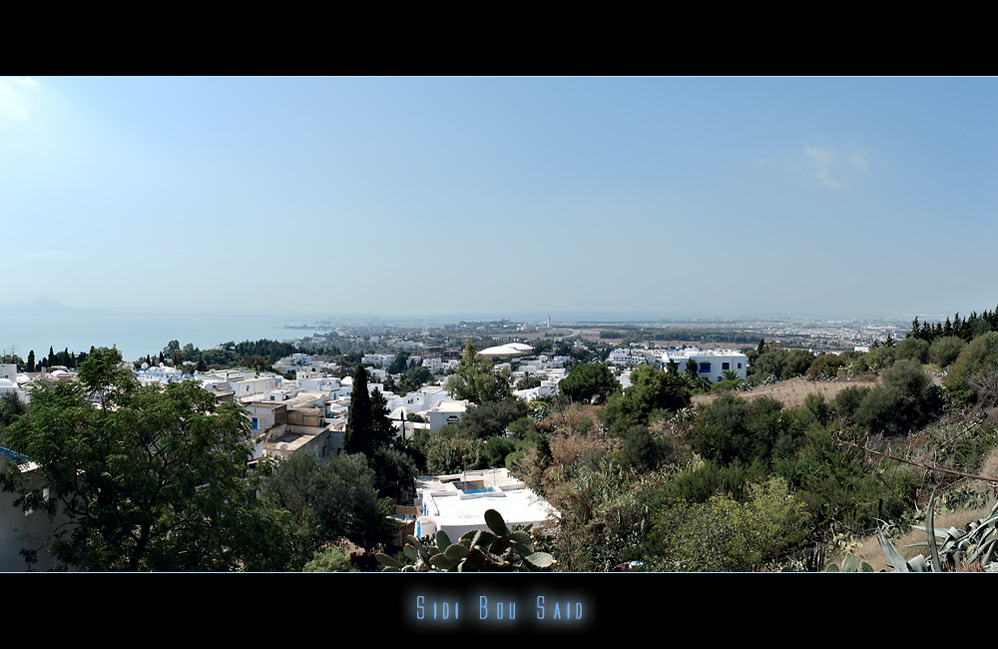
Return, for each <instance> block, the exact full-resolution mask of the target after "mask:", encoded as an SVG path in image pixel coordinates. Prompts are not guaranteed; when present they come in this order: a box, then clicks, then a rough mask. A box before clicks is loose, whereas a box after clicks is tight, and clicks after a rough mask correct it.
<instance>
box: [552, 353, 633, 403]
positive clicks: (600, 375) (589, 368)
mask: <svg viewBox="0 0 998 649" xmlns="http://www.w3.org/2000/svg"><path fill="white" fill-rule="evenodd" d="M558 389H559V390H560V391H561V393H562V394H564V395H565V396H567V397H568V398H570V399H571V400H572V401H595V402H596V403H600V402H602V401H605V400H606V398H607V397H608V396H610V395H611V394H612V393H614V392H618V391H619V390H620V382H619V381H617V379H616V377H614V375H613V374H611V373H610V370H609V368H607V366H606V365H603V364H602V363H585V364H583V365H577V366H575V367H574V368H573V369H572V371H571V372H570V373H569V375H568V376H566V377H565V378H564V379H562V380H561V381H560V382H559V383H558Z"/></svg>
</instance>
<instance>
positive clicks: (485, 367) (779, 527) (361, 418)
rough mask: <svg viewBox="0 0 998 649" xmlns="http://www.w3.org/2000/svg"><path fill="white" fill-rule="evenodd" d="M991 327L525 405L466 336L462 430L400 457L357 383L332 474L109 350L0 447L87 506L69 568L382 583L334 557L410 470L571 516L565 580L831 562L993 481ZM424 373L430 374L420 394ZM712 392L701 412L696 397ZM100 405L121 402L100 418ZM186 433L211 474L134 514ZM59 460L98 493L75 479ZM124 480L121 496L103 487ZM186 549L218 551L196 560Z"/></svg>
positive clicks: (383, 416) (379, 516) (8, 413)
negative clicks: (275, 458) (789, 396)
mask: <svg viewBox="0 0 998 649" xmlns="http://www.w3.org/2000/svg"><path fill="white" fill-rule="evenodd" d="M993 317H994V316H993V314H991V313H989V312H985V315H984V316H979V317H978V316H972V317H971V318H968V319H967V320H961V319H959V318H958V317H957V318H955V319H954V320H955V322H956V323H959V326H955V324H954V323H953V322H951V323H950V326H949V328H947V327H946V326H944V325H943V326H939V327H936V326H926V325H923V324H918V325H917V327H915V326H914V325H913V330H915V329H917V331H918V332H921V331H927V332H930V333H931V332H935V331H936V330H937V329H938V331H939V332H940V335H938V336H930V338H931V339H926V338H925V337H923V336H920V335H914V334H912V335H910V336H909V337H908V338H905V339H903V340H901V341H900V342H896V341H894V340H893V339H891V338H888V340H887V341H885V342H883V343H880V344H875V345H873V346H872V348H871V349H870V351H869V352H866V353H860V352H844V353H842V354H819V355H815V354H813V353H811V352H808V351H804V350H789V349H785V348H783V347H781V346H780V345H776V344H769V343H766V342H765V341H759V342H758V344H757V345H756V346H754V347H753V348H749V349H747V350H745V351H746V353H747V354H748V355H749V358H750V366H751V371H750V373H749V376H748V380H747V381H746V382H742V381H740V380H739V379H738V378H737V377H734V376H732V377H728V379H727V380H725V381H722V382H721V383H718V384H713V385H710V384H707V385H704V383H703V381H702V380H701V379H700V378H699V377H698V376H697V374H696V372H688V371H687V368H682V367H678V368H677V367H667V368H657V367H653V366H650V365H648V366H641V367H638V368H635V369H634V370H633V371H632V372H631V375H630V385H629V387H627V388H626V389H621V388H620V384H619V383H618V381H617V378H616V377H614V376H613V374H612V372H610V371H608V370H607V368H606V367H605V366H603V365H601V364H599V363H595V362H592V361H593V360H594V359H593V358H592V357H591V356H590V357H586V358H585V361H586V362H580V363H576V364H575V365H574V366H573V367H572V370H571V372H570V373H569V375H568V377H567V378H566V379H565V380H564V381H563V382H562V384H561V388H562V390H561V395H560V396H559V397H557V398H554V399H547V400H535V401H531V402H530V403H524V402H523V401H521V400H519V399H516V398H515V397H513V396H512V389H513V384H512V380H511V375H510V374H509V373H508V372H497V371H495V369H494V368H493V366H492V364H491V362H490V361H488V360H486V359H483V358H481V357H480V356H478V355H476V354H475V348H474V345H473V343H471V341H470V340H466V349H465V354H464V357H463V358H462V361H461V363H460V366H459V368H458V370H457V371H456V372H455V373H454V374H453V375H452V376H451V378H450V381H449V382H448V385H447V387H448V388H449V390H450V391H451V392H452V394H453V395H454V396H457V397H460V398H467V399H470V400H471V401H472V402H473V403H474V404H475V405H473V406H472V407H471V408H469V410H468V411H467V412H466V414H465V416H464V418H463V419H462V420H461V421H460V422H459V423H456V424H452V425H450V426H446V427H444V428H443V429H442V430H441V431H439V432H438V433H436V434H433V435H428V434H423V435H419V436H417V437H416V438H415V439H413V440H410V441H408V442H406V443H402V442H400V441H399V440H398V439H397V438H395V437H394V436H393V435H392V432H391V427H390V424H389V422H388V421H387V412H386V409H385V401H384V398H383V396H382V395H381V394H380V392H378V391H374V392H373V393H372V394H370V395H368V392H367V389H366V382H367V374H366V370H365V369H364V368H362V367H358V368H357V369H356V370H355V372H354V388H355V398H354V400H353V402H352V404H351V409H350V417H349V423H348V428H347V433H346V437H345V446H346V449H345V450H346V453H345V454H344V455H342V456H340V457H338V458H332V459H330V460H327V462H326V463H325V464H324V465H320V463H318V462H317V461H315V460H314V459H312V458H310V457H307V456H305V457H293V458H291V459H289V460H286V461H283V462H278V463H276V464H272V463H267V462H265V463H262V464H261V466H259V467H257V468H256V469H253V470H251V469H250V468H248V467H247V466H246V463H245V457H246V456H245V453H246V449H245V448H244V447H243V446H242V445H240V444H239V443H238V439H239V438H240V435H241V434H243V433H244V431H243V429H244V428H245V420H244V419H241V418H239V417H238V416H236V415H235V414H234V413H232V412H230V411H229V410H230V409H228V408H224V407H218V408H216V407H215V406H214V404H213V403H209V402H208V401H203V396H201V395H199V394H198V393H197V392H195V391H192V390H191V389H190V388H187V387H181V386H180V385H178V386H170V387H169V388H168V389H167V390H165V391H156V390H152V389H140V388H138V387H137V386H135V385H134V384H133V383H132V382H131V381H129V380H127V379H126V378H125V377H124V376H123V375H120V374H119V373H117V370H116V369H115V363H114V361H115V356H114V353H113V350H112V351H110V352H109V351H107V350H95V353H93V354H91V355H90V356H89V357H88V358H86V359H85V361H84V362H83V363H82V365H81V374H80V377H81V381H80V384H79V386H78V387H73V386H74V385H75V384H62V383H59V384H56V385H54V386H52V387H51V388H49V389H48V390H45V391H42V392H39V393H38V394H37V399H36V400H35V402H34V404H33V406H32V407H31V408H30V409H27V410H25V409H24V408H22V407H19V406H18V405H17V404H16V403H14V402H13V401H11V400H10V399H5V400H4V401H3V402H0V406H2V407H0V430H2V433H0V434H2V435H3V443H4V445H6V446H8V447H10V448H17V449H19V450H21V451H22V452H27V453H29V454H31V455H32V457H33V458H36V459H37V461H40V462H41V463H42V464H43V466H45V467H46V469H47V471H48V472H47V475H48V477H49V480H50V485H51V486H54V487H56V488H57V489H58V490H60V493H61V492H62V491H65V492H66V493H67V494H72V496H71V500H70V502H69V503H68V506H70V509H69V510H68V511H70V512H71V513H72V515H73V516H74V520H75V521H76V522H77V523H79V526H78V528H77V529H79V530H81V531H80V532H79V533H76V532H74V533H73V534H68V533H67V535H64V536H63V537H62V538H61V539H60V541H59V543H58V544H57V545H56V546H55V550H56V552H57V553H58V556H59V557H60V559H62V560H63V561H64V562H65V563H66V565H68V566H75V567H82V568H92V569H210V570H235V569H267V570H304V569H309V570H321V569H336V570H348V569H356V568H357V567H358V566H359V567H363V568H364V569H376V567H375V566H374V565H373V562H372V561H370V560H369V561H368V563H367V564H364V563H363V562H360V563H358V562H357V560H356V557H355V558H354V559H350V558H349V557H348V556H347V554H345V553H344V550H343V549H342V548H343V547H345V546H344V545H341V544H342V543H344V540H345V539H348V540H349V541H350V542H352V543H353V544H359V545H361V546H363V547H364V548H366V549H367V550H369V552H368V553H367V556H368V557H371V556H373V552H371V551H372V550H373V551H377V550H378V549H381V550H383V551H385V552H386V555H385V556H390V555H393V554H397V553H398V551H399V548H397V547H394V546H393V538H394V532H395V530H394V528H393V526H392V525H390V524H388V523H386V519H385V517H384V514H385V513H386V512H387V511H388V510H389V509H390V508H391V506H392V504H393V502H395V503H406V502H410V501H409V500H408V499H409V498H411V493H409V492H408V490H407V485H410V484H411V478H412V477H413V476H414V475H416V474H417V473H424V472H426V473H454V472H459V471H462V470H466V469H475V468H487V467H490V466H506V467H508V468H509V469H510V470H512V471H514V472H515V473H516V474H517V475H519V476H521V477H522V478H523V479H524V480H526V481H527V483H528V484H529V485H530V486H531V487H533V488H534V489H536V490H537V491H538V492H540V493H541V494H542V495H543V496H544V497H546V498H547V499H548V500H549V501H550V502H551V503H552V504H553V505H554V506H555V507H556V508H557V509H558V510H559V512H560V521H559V524H558V526H557V527H556V528H555V529H554V531H553V533H552V535H551V536H547V537H545V536H544V535H541V534H539V533H538V534H536V540H535V541H532V542H535V543H536V545H537V549H538V551H540V550H541V549H543V551H544V552H549V553H550V554H551V555H552V556H553V557H554V558H555V559H557V563H556V564H551V566H549V567H556V569H561V570H572V571H608V570H616V569H624V568H627V569H632V570H665V571H672V570H683V571H713V570H724V571H755V570H779V569H793V570H803V569H806V568H808V567H809V568H811V569H817V568H820V566H817V565H816V564H817V563H818V562H816V560H814V559H813V557H815V556H818V554H816V553H814V552H812V550H813V549H814V548H815V547H818V546H831V547H834V546H835V544H836V543H838V542H839V541H841V539H843V538H849V537H853V536H860V535H865V534H869V533H871V532H873V531H875V530H876V529H877V526H878V521H895V522H897V523H908V522H911V521H912V520H913V517H914V516H915V512H916V511H919V510H920V509H922V510H924V506H925V504H926V502H927V501H928V496H929V494H930V493H932V492H933V490H936V491H937V492H940V493H945V492H946V491H947V490H948V489H949V488H950V487H951V485H953V484H954V480H956V477H954V474H950V473H945V472H943V471H940V470H937V469H946V470H950V471H958V472H963V473H974V472H977V471H980V470H981V463H982V461H983V458H985V457H986V456H987V454H988V453H990V452H991V451H992V450H993V449H994V448H995V447H996V446H998V414H996V412H998V331H989V330H988V331H980V332H979V333H977V334H976V335H973V336H970V337H969V338H967V337H966V332H967V331H968V327H969V330H972V331H977V330H978V329H982V328H983V327H984V325H982V324H981V323H985V324H987V323H988V322H990V319H993ZM968 321H969V322H970V323H971V325H968V324H967V322H968ZM989 326H990V325H989ZM252 349H255V350H256V352H264V351H266V350H265V348H264V347H259V346H258V347H254V348H252ZM580 349H581V348H580ZM178 350H179V351H181V352H183V348H180V347H179V346H178V347H177V349H175V350H174V351H178ZM233 351H235V350H233ZM242 351H243V352H248V351H251V349H250V348H246V349H243V350H242ZM278 351H283V350H278V348H276V347H275V348H273V350H272V352H273V353H275V354H276V353H278ZM171 354H172V352H171ZM400 357H401V355H399V357H397V358H396V363H395V364H394V366H393V367H392V368H391V369H394V370H397V371H398V372H397V376H398V377H405V376H406V375H407V374H408V373H409V371H410V370H412V369H413V368H411V367H409V366H408V363H407V359H403V360H399V358H400ZM580 358H582V357H580ZM944 370H945V372H943V371H944ZM861 375H863V376H865V377H867V378H866V379H865V380H864V381H863V385H862V386H852V387H848V388H846V389H844V390H841V391H839V392H838V393H837V396H835V397H834V398H828V399H826V398H825V397H822V396H821V395H819V394H811V395H809V396H808V397H807V398H806V399H805V400H804V403H802V404H800V405H796V406H786V405H784V404H783V403H781V402H779V401H776V400H774V399H771V398H767V397H757V398H754V399H752V400H749V399H747V398H745V397H746V396H749V395H746V394H745V392H743V391H744V390H747V389H751V386H753V385H759V384H763V383H768V382H773V381H782V380H786V379H790V378H794V377H807V378H809V379H811V380H814V381H829V380H842V381H845V380H846V379H849V378H852V377H856V376H861ZM934 376H935V377H937V378H935V380H934ZM940 376H941V378H938V377H940ZM425 378H426V377H418V378H417V377H415V376H413V377H412V380H413V384H415V383H417V382H420V381H421V380H423V379H425ZM874 379H875V380H874ZM403 380H404V379H403ZM940 383H941V385H940ZM726 387H730V388H731V389H730V390H729V391H725V388H726ZM708 393H710V395H711V396H710V398H709V400H706V401H704V402H702V403H699V404H698V405H696V406H695V407H694V405H693V396H694V395H695V394H703V395H706V394H708ZM87 399H90V400H92V401H93V400H96V401H100V402H102V403H103V404H104V406H105V407H104V408H99V409H94V408H91V407H90V406H88V405H86V404H87V403H89V402H87ZM178 427H179V428H180V429H183V430H188V431H202V430H203V431H204V432H205V438H204V441H203V448H204V449H210V451H208V450H206V451H205V452H206V453H207V456H208V457H211V458H214V459H213V460H212V461H211V462H208V463H203V464H199V463H197V462H193V461H191V462H188V463H187V464H186V465H185V469H184V470H185V471H186V472H187V473H177V474H176V475H173V474H165V477H164V479H165V480H168V481H169V480H175V481H176V486H175V487H171V489H170V490H169V495H170V497H171V498H174V500H168V499H167V500H163V501H162V502H160V501H149V502H147V503H146V502H143V503H141V506H139V501H138V500H136V498H135V497H134V496H133V495H130V494H131V493H132V491H133V490H141V489H142V487H141V485H142V484H144V482H143V481H144V480H148V477H149V475H151V474H152V473H153V472H154V467H152V466H148V465H146V464H143V461H142V458H143V457H144V454H149V453H150V451H152V450H155V452H159V451H160V449H162V451H163V452H164V453H165V452H167V451H168V450H169V449H171V448H172V445H171V441H170V440H171V439H173V438H172V437H171V436H170V435H171V434H172V432H174V431H175V430H177V429H178ZM209 433H210V434H209ZM53 436H54V437H53ZM150 440H155V441H154V442H151V441H150ZM115 443H117V444H119V446H115ZM150 444H151V446H150ZM66 448H69V449H72V452H73V453H74V455H72V462H71V464H72V465H73V466H76V467H80V468H83V475H84V476H87V479H86V480H83V481H82V482H80V478H79V475H78V474H76V473H75V472H69V473H67V472H65V471H61V470H58V469H59V467H61V466H62V465H63V464H65V460H66V457H65V455H64V453H65V450H64V449H66ZM155 452H154V453H153V455H155ZM178 452H179V451H178ZM892 456H893V457H902V456H903V457H905V459H906V460H908V462H914V463H915V464H917V465H918V466H915V465H913V464H910V463H902V462H898V461H895V460H893V459H890V458H891V457H892ZM171 466H172V465H171ZM109 475H110V476H113V477H114V479H113V480H111V482H107V483H105V482H101V480H104V479H105V477H104V476H109ZM89 476H93V478H92V479H91V478H90V477H89ZM206 482H207V483H209V484H211V485H212V488H211V489H208V490H206V491H204V493H202V492H199V491H198V490H194V491H191V490H190V486H191V485H193V486H197V485H199V484H205V483H206ZM5 483H6V486H7V487H8V488H9V489H14V490H18V489H20V490H21V491H20V495H21V503H22V505H23V506H24V507H38V508H40V507H42V506H45V504H44V499H43V498H42V497H41V492H40V491H39V490H31V489H26V488H24V487H23V486H19V485H18V483H17V482H16V479H15V476H14V475H13V474H9V475H8V476H7V477H6V478H5ZM168 483H169V484H174V483H172V482H168ZM953 493H954V495H953V498H952V502H957V501H958V498H957V495H956V494H957V492H956V491H954V492H953ZM960 493H962V492H960ZM164 497H165V495H164ZM109 499H110V500H109ZM109 502H110V503H112V504H109ZM122 503H128V506H127V507H125V506H124V505H123V504H122ZM48 506H49V507H54V506H56V505H48ZM62 506H67V503H63V505H62ZM178 512H181V513H183V517H182V518H183V521H184V524H185V525H186V527H182V528H180V529H181V531H179V532H172V533H165V534H164V533H161V532H160V530H162V529H165V526H170V525H175V524H177V522H178V519H177V517H178ZM136 530H140V531H141V530H146V531H145V532H140V533H138V535H136ZM185 543H186V544H197V546H198V547H199V548H202V551H201V552H199V553H198V554H197V555H196V557H195V556H193V555H191V554H189V553H185V552H184V551H183V547H182V544H185ZM438 543H439V540H438ZM426 547H429V546H428V545H427V546H426ZM809 557H810V558H809ZM29 558H30V555H29ZM410 558H411V557H410Z"/></svg>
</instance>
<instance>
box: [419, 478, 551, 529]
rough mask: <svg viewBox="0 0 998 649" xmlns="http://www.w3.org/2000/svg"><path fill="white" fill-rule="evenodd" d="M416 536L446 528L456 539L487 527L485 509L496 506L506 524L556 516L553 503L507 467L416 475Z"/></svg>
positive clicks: (538, 521) (537, 522) (537, 523)
mask: <svg viewBox="0 0 998 649" xmlns="http://www.w3.org/2000/svg"><path fill="white" fill-rule="evenodd" d="M416 493H417V496H416V504H417V505H418V506H420V507H421V508H422V515H421V516H419V517H418V518H417V521H416V530H417V534H416V535H417V536H420V537H422V536H428V535H432V534H435V533H436V532H437V530H441V529H442V530H444V531H445V532H447V535H448V536H450V537H451V540H453V541H456V540H457V539H458V538H459V537H460V536H461V535H462V534H464V533H465V532H468V531H471V530H477V529H482V530H484V529H488V526H487V525H486V523H485V512H486V511H487V510H489V509H495V510H496V511H498V512H499V513H500V514H502V517H503V520H505V521H506V524H507V525H510V526H512V525H528V524H532V525H533V526H534V527H542V526H543V525H544V524H545V523H546V521H547V520H548V518H549V517H550V516H552V515H553V516H557V515H558V512H557V511H555V509H554V508H553V507H551V505H550V504H549V503H548V502H547V501H546V500H544V499H543V498H541V497H540V496H538V495H537V494H535V493H534V492H533V491H532V490H530V489H529V488H527V486H526V485H525V484H524V483H523V482H521V481H520V480H517V479H516V478H514V477H512V476H510V475H509V471H507V470H506V469H485V470H480V471H466V472H464V473H458V474H454V475H442V476H420V477H418V478H416Z"/></svg>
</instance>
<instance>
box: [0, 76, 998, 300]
mask: <svg viewBox="0 0 998 649" xmlns="http://www.w3.org/2000/svg"><path fill="white" fill-rule="evenodd" d="M996 174H998V80H996V79H975V78H971V79H935V78H933V79H917V78H916V79H876V78H874V79H810V78H803V79H798V78H791V79H768V78H763V79H739V78H735V79H729V78H720V79H716V78H711V79H701V78H680V79H674V78H528V79H520V78H374V79H367V78H348V79H340V78H167V79H162V78H155V79H145V78H134V79H133V78H113V79H104V78H69V79H64V78H44V77H42V78H31V79H27V78H6V79H0V215H2V225H3V230H2V240H3V243H4V245H3V251H2V258H3V259H4V260H5V262H6V263H5V264H4V271H5V274H6V281H5V282H4V289H3V291H2V297H0V302H19V301H22V300H30V299H32V298H35V297H38V296H51V297H53V298H55V299H57V300H60V301H62V302H64V303H66V304H69V305H72V306H75V307H91V306H103V307H108V308H113V309H127V310H135V309H146V308H167V309H171V310H178V309H179V310H183V311H203V312H209V313H228V312H253V313H281V312H288V311H290V312H311V313H315V312H328V313H334V314H343V313H370V314H405V315H414V314H435V313H453V312H462V313H470V312H482V313H504V312H509V313H522V312H526V311H535V312H540V313H556V314H557V313H563V312H569V311H590V312H591V311H603V312H621V311H628V312H632V311H654V312H662V313H669V312H681V313H704V314H731V315H739V314H751V313H765V312H787V311H794V312H812V313H835V312H848V313H921V314H925V313H952V312H953V311H961V312H962V313H968V312H969V311H971V310H977V311H980V310H983V309H985V308H987V309H991V308H994V307H995V305H996V304H998V281H996V280H995V276H996V271H995V267H996V266H998V262H996V249H995V248H996V243H998V236H996V235H998V225H996V220H998V219H996V216H998V200H996V199H998V193H996V178H998V175H996Z"/></svg>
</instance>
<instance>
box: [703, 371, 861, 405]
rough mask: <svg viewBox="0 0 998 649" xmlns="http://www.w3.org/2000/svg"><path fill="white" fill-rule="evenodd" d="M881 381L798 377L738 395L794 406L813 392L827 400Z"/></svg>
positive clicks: (707, 400)
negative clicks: (813, 379)
mask: <svg viewBox="0 0 998 649" xmlns="http://www.w3.org/2000/svg"><path fill="white" fill-rule="evenodd" d="M878 383H880V377H879V376H870V375H864V376H858V377H856V378H854V379H851V380H848V381H845V380H836V381H808V380H807V379H802V378H796V379H790V380H788V381H779V382H777V383H773V384H771V385H764V386H762V387H758V388H754V389H752V390H749V391H748V392H736V393H735V394H737V395H738V396H740V397H741V398H743V399H747V400H748V401H752V400H753V399H758V398H759V397H762V396H766V397H772V398H774V399H776V400H777V401H779V402H781V403H782V404H783V405H784V407H787V408H793V407H796V406H799V405H802V404H803V403H804V398H805V397H807V395H809V394H811V393H818V394H822V395H824V397H825V400H826V401H829V400H831V399H834V398H835V396H836V395H837V394H838V393H839V392H842V391H843V390H845V389H846V388H849V387H852V386H854V385H859V386H868V387H869V386H873V385H877V384H878ZM716 398H717V395H714V394H709V395H697V396H695V397H693V403H694V404H697V403H710V402H711V401H713V400H714V399H716Z"/></svg>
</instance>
